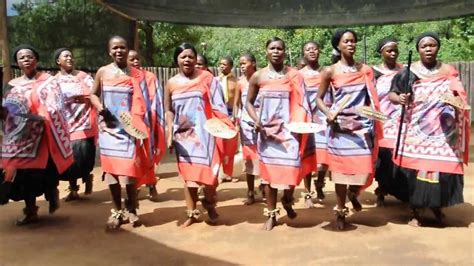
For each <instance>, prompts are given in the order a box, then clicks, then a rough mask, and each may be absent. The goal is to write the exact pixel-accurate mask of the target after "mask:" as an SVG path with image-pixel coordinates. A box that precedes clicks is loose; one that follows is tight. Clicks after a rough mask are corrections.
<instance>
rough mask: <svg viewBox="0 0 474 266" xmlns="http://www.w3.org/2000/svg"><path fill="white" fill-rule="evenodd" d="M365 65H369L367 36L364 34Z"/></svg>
mask: <svg viewBox="0 0 474 266" xmlns="http://www.w3.org/2000/svg"><path fill="white" fill-rule="evenodd" d="M364 64H367V35H365V34H364Z"/></svg>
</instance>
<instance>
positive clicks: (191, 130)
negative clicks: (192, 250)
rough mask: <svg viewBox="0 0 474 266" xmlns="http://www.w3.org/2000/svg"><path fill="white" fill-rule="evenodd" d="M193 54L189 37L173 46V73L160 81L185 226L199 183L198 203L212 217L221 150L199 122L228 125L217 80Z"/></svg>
mask: <svg viewBox="0 0 474 266" xmlns="http://www.w3.org/2000/svg"><path fill="white" fill-rule="evenodd" d="M196 55H197V53H196V50H195V48H194V47H193V46H192V45H191V44H189V43H183V44H181V45H180V46H179V47H177V48H176V50H175V53H174V60H175V64H176V65H177V66H178V68H179V73H178V74H177V75H175V76H174V77H172V78H171V79H170V80H169V81H168V83H167V84H166V86H165V97H164V99H165V111H166V116H165V117H166V125H167V138H168V140H167V143H168V147H170V148H172V147H174V149H175V151H176V156H177V159H178V170H179V173H180V175H181V176H182V177H183V179H184V181H185V184H184V196H185V200H186V208H187V211H186V214H187V218H188V219H187V220H186V221H185V222H184V223H183V224H182V227H187V226H190V225H191V224H193V223H195V222H196V221H197V219H198V218H199V215H200V212H199V210H197V209H196V202H197V200H198V188H199V186H201V185H203V186H204V196H205V198H204V200H202V205H203V207H204V208H205V209H206V210H207V213H208V216H209V222H210V223H215V222H216V221H217V218H218V214H217V212H216V209H215V205H216V202H217V196H216V188H217V184H218V181H217V177H218V174H219V167H220V164H221V161H222V158H221V156H223V155H225V154H224V149H223V141H222V139H219V138H216V137H214V136H212V135H211V134H209V133H208V132H207V131H206V130H205V129H204V124H205V123H206V121H207V120H209V119H211V118H217V119H220V120H222V121H224V122H225V123H226V124H228V125H229V126H232V121H231V120H230V119H229V118H228V116H227V108H226V105H225V103H224V101H223V99H224V97H223V95H222V89H221V88H220V85H219V81H218V80H217V79H216V78H214V77H213V76H212V74H211V73H209V72H208V71H204V70H197V69H196V68H195V66H196ZM232 156H233V154H232Z"/></svg>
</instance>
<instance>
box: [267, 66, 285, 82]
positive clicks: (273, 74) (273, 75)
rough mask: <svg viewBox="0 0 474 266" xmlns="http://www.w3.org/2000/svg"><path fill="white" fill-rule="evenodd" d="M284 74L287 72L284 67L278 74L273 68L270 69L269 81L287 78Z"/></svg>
mask: <svg viewBox="0 0 474 266" xmlns="http://www.w3.org/2000/svg"><path fill="white" fill-rule="evenodd" d="M284 72H285V67H283V69H282V70H280V71H278V72H277V71H275V70H273V69H271V68H268V78H269V79H281V78H282V77H284V76H285V73H284Z"/></svg>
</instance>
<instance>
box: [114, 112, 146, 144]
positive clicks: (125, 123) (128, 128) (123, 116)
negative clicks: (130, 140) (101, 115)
mask: <svg viewBox="0 0 474 266" xmlns="http://www.w3.org/2000/svg"><path fill="white" fill-rule="evenodd" d="M119 120H120V123H121V124H122V127H123V129H124V130H125V132H127V134H129V135H130V136H132V137H134V138H136V139H146V134H145V133H143V132H141V131H140V130H138V129H137V128H135V127H134V126H133V125H132V116H131V115H130V113H128V112H120V114H119Z"/></svg>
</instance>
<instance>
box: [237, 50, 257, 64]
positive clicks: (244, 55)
mask: <svg viewBox="0 0 474 266" xmlns="http://www.w3.org/2000/svg"><path fill="white" fill-rule="evenodd" d="M240 57H245V58H247V59H248V60H250V62H253V63H257V59H256V58H255V55H253V54H252V53H250V52H247V53H244V54H243V55H241V56H240Z"/></svg>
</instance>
